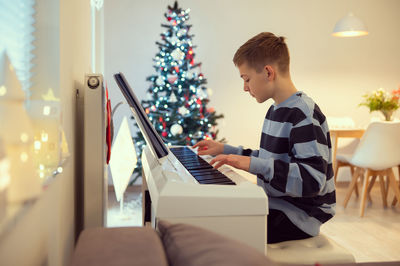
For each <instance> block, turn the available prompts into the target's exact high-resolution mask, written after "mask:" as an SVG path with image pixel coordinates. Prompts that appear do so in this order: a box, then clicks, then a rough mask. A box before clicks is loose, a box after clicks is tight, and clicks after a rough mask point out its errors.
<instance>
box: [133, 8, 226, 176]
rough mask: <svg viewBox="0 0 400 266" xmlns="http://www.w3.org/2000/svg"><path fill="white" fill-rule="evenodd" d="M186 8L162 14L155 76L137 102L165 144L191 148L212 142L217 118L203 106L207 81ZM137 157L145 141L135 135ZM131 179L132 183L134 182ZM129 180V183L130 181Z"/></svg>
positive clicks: (205, 101) (138, 172)
mask: <svg viewBox="0 0 400 266" xmlns="http://www.w3.org/2000/svg"><path fill="white" fill-rule="evenodd" d="M189 12H190V9H186V10H183V9H181V8H180V7H178V3H177V2H176V1H175V3H174V6H173V7H171V6H168V11H167V12H166V13H165V14H164V15H165V18H166V20H167V23H166V24H161V26H162V27H164V28H166V31H165V32H164V33H161V39H162V40H161V41H160V42H156V44H157V45H158V47H159V52H158V53H157V54H156V56H155V58H154V59H153V61H154V62H155V65H154V68H155V70H156V73H155V74H154V75H151V76H149V77H148V78H147V80H148V81H149V82H151V84H150V87H149V89H148V91H147V94H148V100H143V101H142V102H141V104H142V106H143V108H144V109H145V111H146V113H147V115H148V117H149V119H150V121H152V123H153V126H154V127H155V129H156V130H157V131H158V133H159V134H160V136H162V138H163V140H164V141H165V143H167V144H168V145H193V144H194V143H196V142H198V141H200V140H203V139H216V138H217V134H218V130H216V129H215V126H216V125H217V122H216V121H217V119H219V118H222V117H223V115H221V114H219V115H217V114H216V112H215V110H214V108H212V107H207V104H208V102H209V99H208V94H209V93H210V90H208V89H207V88H206V87H205V86H204V85H205V84H206V83H207V80H206V79H205V78H204V75H203V73H202V71H201V63H199V62H196V61H195V53H194V50H193V49H194V48H196V46H193V44H192V38H193V36H194V35H193V34H191V33H190V29H191V27H192V25H188V24H187V21H188V20H189ZM134 143H135V146H136V151H137V153H138V158H140V155H141V152H142V149H143V148H144V145H145V141H144V138H143V135H142V134H141V133H140V131H139V132H138V134H137V136H136V137H134ZM140 175H141V162H140V159H139V160H138V167H137V168H136V169H135V171H134V177H135V180H136V178H137V177H138V176H140ZM135 180H134V181H135ZM134 181H133V182H134Z"/></svg>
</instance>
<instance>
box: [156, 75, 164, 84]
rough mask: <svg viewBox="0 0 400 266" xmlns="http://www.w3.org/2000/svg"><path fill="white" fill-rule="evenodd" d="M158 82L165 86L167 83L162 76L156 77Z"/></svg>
mask: <svg viewBox="0 0 400 266" xmlns="http://www.w3.org/2000/svg"><path fill="white" fill-rule="evenodd" d="M156 84H157V85H158V86H163V85H164V84H165V82H164V79H163V77H162V76H159V77H158V78H157V79H156Z"/></svg>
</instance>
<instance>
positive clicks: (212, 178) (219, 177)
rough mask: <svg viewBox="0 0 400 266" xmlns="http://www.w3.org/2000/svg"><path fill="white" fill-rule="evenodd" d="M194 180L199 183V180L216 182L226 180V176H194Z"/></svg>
mask: <svg viewBox="0 0 400 266" xmlns="http://www.w3.org/2000/svg"><path fill="white" fill-rule="evenodd" d="M194 178H195V179H196V180H197V181H199V180H217V179H228V180H230V179H229V178H227V177H226V176H224V175H198V176H194Z"/></svg>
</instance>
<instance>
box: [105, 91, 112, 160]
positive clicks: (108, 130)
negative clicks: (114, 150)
mask: <svg viewBox="0 0 400 266" xmlns="http://www.w3.org/2000/svg"><path fill="white" fill-rule="evenodd" d="M106 103H107V106H106V107H107V127H106V144H107V164H108V163H109V162H110V159H111V142H112V139H111V120H112V111H111V101H110V99H108V88H107V83H106Z"/></svg>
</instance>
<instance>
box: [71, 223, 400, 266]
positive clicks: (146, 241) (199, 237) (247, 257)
mask: <svg viewBox="0 0 400 266" xmlns="http://www.w3.org/2000/svg"><path fill="white" fill-rule="evenodd" d="M91 265H93V266H94V265H96V266H106V265H107V266H108V265H110V266H111V265H112V266H128V265H129V266H136V265H140V266H146V265H149V266H150V265H151V266H167V265H170V266H242V265H252V266H289V265H305V264H287V263H286V264H285V263H278V262H276V261H272V260H271V259H270V258H268V253H267V256H264V254H263V253H261V252H259V251H258V250H256V249H254V248H252V247H250V246H247V245H246V244H244V243H241V242H238V241H236V240H233V239H230V238H227V237H224V236H222V235H219V234H217V233H214V232H211V231H208V230H206V229H203V228H200V227H197V226H193V225H189V224H170V223H168V222H165V221H159V222H158V224H157V231H156V230H154V229H153V228H151V227H121V228H91V229H85V230H84V231H83V232H82V233H81V234H80V236H79V239H78V242H77V245H76V247H75V251H74V253H73V256H72V262H71V266H91ZM307 265H318V266H319V265H328V264H326V263H320V262H318V261H315V262H313V263H312V264H307ZM329 265H341V266H350V265H355V266H367V265H368V266H372V265H374V266H375V265H400V262H385V263H382V262H379V263H347V264H329Z"/></svg>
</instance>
